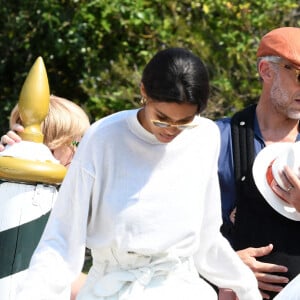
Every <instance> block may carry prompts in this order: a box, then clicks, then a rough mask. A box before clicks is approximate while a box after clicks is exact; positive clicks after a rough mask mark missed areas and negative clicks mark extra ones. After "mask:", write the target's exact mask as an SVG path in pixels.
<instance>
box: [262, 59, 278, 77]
mask: <svg viewBox="0 0 300 300" xmlns="http://www.w3.org/2000/svg"><path fill="white" fill-rule="evenodd" d="M271 64H272V63H271V62H269V61H265V60H262V61H260V62H259V64H258V73H259V76H260V78H261V79H262V80H263V81H265V82H266V81H270V80H272V79H273V77H274V72H275V71H274V69H273V68H272V66H271Z"/></svg>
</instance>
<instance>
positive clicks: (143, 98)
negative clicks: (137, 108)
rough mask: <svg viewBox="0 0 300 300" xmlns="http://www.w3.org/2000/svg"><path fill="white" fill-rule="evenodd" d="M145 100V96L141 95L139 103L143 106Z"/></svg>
mask: <svg viewBox="0 0 300 300" xmlns="http://www.w3.org/2000/svg"><path fill="white" fill-rule="evenodd" d="M146 102H147V99H146V97H144V96H142V98H141V100H140V104H141V105H142V106H144V105H145V104H146Z"/></svg>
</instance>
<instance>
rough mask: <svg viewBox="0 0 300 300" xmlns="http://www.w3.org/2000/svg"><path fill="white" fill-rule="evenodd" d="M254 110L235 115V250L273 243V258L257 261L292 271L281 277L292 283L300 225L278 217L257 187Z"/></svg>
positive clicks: (299, 260)
mask: <svg viewBox="0 0 300 300" xmlns="http://www.w3.org/2000/svg"><path fill="white" fill-rule="evenodd" d="M255 107H256V106H255V105H253V106H250V107H248V108H246V109H245V110H243V111H241V112H239V113H237V114H235V115H234V116H233V118H232V121H231V130H232V141H233V153H234V165H235V166H234V171H235V181H236V193H237V212H236V219H235V224H234V227H233V231H232V245H233V247H234V249H235V250H241V249H245V248H248V247H262V246H267V245H268V244H269V243H272V244H273V245H274V249H273V251H272V252H271V254H270V255H267V256H264V257H261V258H258V260H260V261H263V262H270V263H274V264H280V265H284V266H286V267H288V269H289V271H288V272H287V273H283V274H282V275H284V276H287V277H289V279H290V280H291V279H292V278H294V277H295V276H296V275H298V274H299V273H300V222H298V221H293V220H290V219H287V218H285V217H284V216H282V215H280V214H279V213H277V212H276V211H275V210H274V209H273V208H272V207H271V206H270V205H269V204H268V203H267V202H266V201H265V200H264V198H263V196H262V195H261V194H260V192H259V191H258V189H257V188H256V185H255V183H254V179H253V176H252V165H253V161H254V129H253V128H254V115H255ZM268 293H269V294H270V292H268ZM274 296H275V294H274V295H272V297H274Z"/></svg>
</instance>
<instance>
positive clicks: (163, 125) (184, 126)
mask: <svg viewBox="0 0 300 300" xmlns="http://www.w3.org/2000/svg"><path fill="white" fill-rule="evenodd" d="M151 122H152V124H153V125H154V126H156V127H159V128H170V127H175V128H177V129H179V130H185V129H192V128H195V127H197V126H198V124H197V123H192V122H190V123H186V124H171V123H167V122H162V121H159V120H151Z"/></svg>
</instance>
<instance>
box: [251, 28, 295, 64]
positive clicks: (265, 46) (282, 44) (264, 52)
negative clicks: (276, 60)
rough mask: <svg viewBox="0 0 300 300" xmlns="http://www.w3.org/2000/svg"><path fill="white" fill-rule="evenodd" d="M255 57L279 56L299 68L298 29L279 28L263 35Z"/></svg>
mask: <svg viewBox="0 0 300 300" xmlns="http://www.w3.org/2000/svg"><path fill="white" fill-rule="evenodd" d="M256 56H257V57H263V56H279V57H282V58H284V59H287V60H288V61H290V62H291V63H293V64H294V65H298V66H300V28H298V27H280V28H277V29H274V30H272V31H270V32H269V33H267V34H266V35H264V36H263V37H262V39H261V41H260V44H259V47H258V50H257V53H256Z"/></svg>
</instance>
